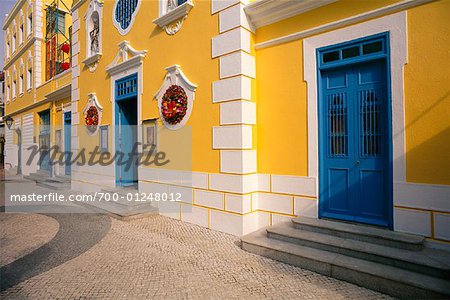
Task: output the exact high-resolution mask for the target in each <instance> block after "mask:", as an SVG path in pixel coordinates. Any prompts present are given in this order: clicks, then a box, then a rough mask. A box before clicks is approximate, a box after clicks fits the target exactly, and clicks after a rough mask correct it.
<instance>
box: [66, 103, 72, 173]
mask: <svg viewBox="0 0 450 300" xmlns="http://www.w3.org/2000/svg"><path fill="white" fill-rule="evenodd" d="M71 126H72V113H71V112H70V111H68V112H65V113H64V152H65V153H66V157H65V174H66V175H70V173H71V168H70V161H71V153H72V141H71Z"/></svg>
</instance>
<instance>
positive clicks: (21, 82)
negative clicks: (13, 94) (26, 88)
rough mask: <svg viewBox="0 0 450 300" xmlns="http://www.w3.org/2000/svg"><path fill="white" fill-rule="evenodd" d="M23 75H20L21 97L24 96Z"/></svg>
mask: <svg viewBox="0 0 450 300" xmlns="http://www.w3.org/2000/svg"><path fill="white" fill-rule="evenodd" d="M23 77H24V75H23V73H22V74H20V75H19V96H22V95H23Z"/></svg>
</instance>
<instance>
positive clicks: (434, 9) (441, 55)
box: [404, 0, 450, 184]
mask: <svg viewBox="0 0 450 300" xmlns="http://www.w3.org/2000/svg"><path fill="white" fill-rule="evenodd" d="M430 16H432V17H430ZM425 20H426V21H425ZM449 47H450V1H448V0H444V1H439V2H436V3H431V4H428V5H424V6H421V7H417V8H414V9H410V10H409V11H408V64H407V65H406V66H405V73H404V74H405V130H406V176H407V181H409V182H417V183H431V184H450V51H449Z"/></svg>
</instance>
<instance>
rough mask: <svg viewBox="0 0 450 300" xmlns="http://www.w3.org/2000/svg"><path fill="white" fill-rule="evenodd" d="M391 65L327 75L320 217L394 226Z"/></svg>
mask: <svg viewBox="0 0 450 300" xmlns="http://www.w3.org/2000/svg"><path fill="white" fill-rule="evenodd" d="M385 74H386V65H385V63H384V62H382V61H379V62H374V63H366V64H364V65H351V66H348V67H343V68H339V69H336V70H333V71H325V72H322V73H321V76H322V90H321V103H319V107H320V113H319V122H320V130H321V132H320V136H321V139H320V140H321V144H322V145H321V155H320V164H321V172H322V173H323V174H324V175H321V176H320V198H321V199H320V201H321V209H320V212H321V216H322V217H328V218H337V219H342V220H349V221H357V222H363V223H370V224H375V225H381V226H388V225H389V216H388V211H389V209H388V202H389V195H388V182H387V180H388V169H389V155H388V150H387V149H388V144H387V142H386V140H387V137H388V136H387V128H388V126H387V124H388V123H387V122H388V117H387V93H386V79H385V77H386V75H385Z"/></svg>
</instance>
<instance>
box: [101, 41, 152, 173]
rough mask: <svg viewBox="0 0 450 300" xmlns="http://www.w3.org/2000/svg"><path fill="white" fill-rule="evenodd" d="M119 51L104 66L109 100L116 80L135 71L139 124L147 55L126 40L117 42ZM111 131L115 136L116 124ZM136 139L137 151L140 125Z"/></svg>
mask: <svg viewBox="0 0 450 300" xmlns="http://www.w3.org/2000/svg"><path fill="white" fill-rule="evenodd" d="M118 47H119V51H118V53H117V55H116V57H115V58H114V60H113V61H112V62H111V63H110V64H109V65H108V67H106V71H107V72H108V74H109V76H110V95H111V98H110V101H111V103H114V101H115V99H114V95H115V88H116V81H117V80H119V79H121V78H124V77H126V76H128V75H131V74H134V73H137V80H138V93H137V115H138V124H141V121H142V117H141V107H142V93H143V90H144V89H143V88H144V82H143V74H144V70H143V60H144V58H145V56H146V55H147V50H141V51H137V50H135V49H134V48H133V47H132V46H131V45H130V43H129V42H128V41H122V42H120V43H119V44H118ZM129 54H131V55H133V57H131V58H129V56H128V55H129ZM115 107H116V106H115V105H113V106H112V110H113V111H112V116H113V120H112V124H116V119H115V118H116V117H115V116H116V112H115ZM111 127H112V132H111V134H112V135H111V136H113V137H115V136H116V132H115V131H116V128H115V127H116V126H111ZM137 131H138V132H137V141H138V143H141V144H139V147H138V151H139V152H141V151H142V126H138V127H137ZM111 148H112V150H111V151H112V153H115V152H116V146H115V143H111ZM113 170H114V171H113V172H114V173H113V174H114V175H113V176H114V177H115V176H116V173H115V172H116V171H115V170H116V169H115V168H113Z"/></svg>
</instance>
